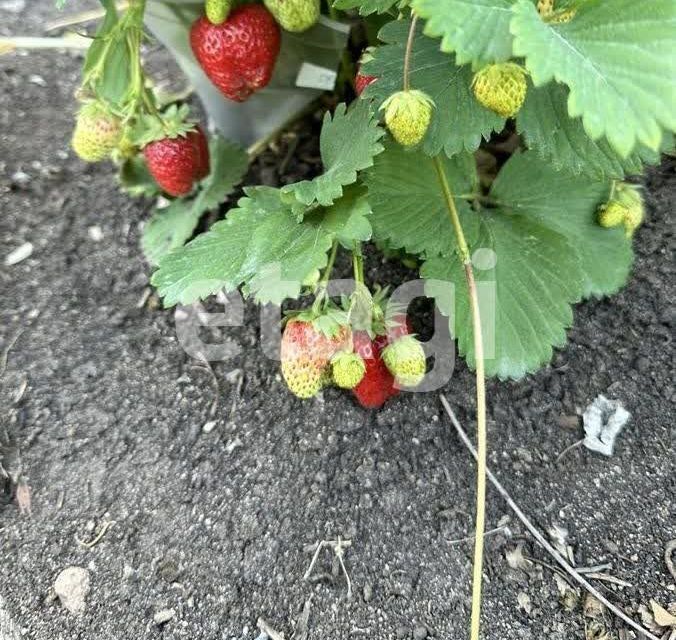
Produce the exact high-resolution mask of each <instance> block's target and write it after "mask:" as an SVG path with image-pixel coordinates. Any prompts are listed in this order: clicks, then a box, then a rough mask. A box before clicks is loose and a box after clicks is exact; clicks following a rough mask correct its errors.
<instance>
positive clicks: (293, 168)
mask: <svg viewBox="0 0 676 640" xmlns="http://www.w3.org/2000/svg"><path fill="white" fill-rule="evenodd" d="M2 4H3V3H2V2H0V5H2ZM71 6H72V7H73V8H81V7H82V6H89V5H87V3H72V5H71ZM55 15H56V12H55V10H54V9H53V7H52V3H51V0H43V1H41V2H29V3H28V5H27V7H26V8H25V9H24V10H23V11H21V12H19V13H12V12H9V11H3V10H2V9H0V16H1V19H0V23H1V26H0V35H6V34H8V33H12V34H18V33H24V34H26V33H33V34H36V33H40V30H41V26H42V25H43V24H44V22H45V21H46V20H47V19H48V18H50V17H54V16H55ZM80 63H81V60H80V59H79V57H78V56H74V55H70V54H62V53H56V52H44V53H31V54H29V55H19V54H16V55H8V56H3V57H0V86H1V87H2V91H0V209H1V214H0V257H2V258H3V259H4V257H5V256H6V255H7V254H8V253H9V252H10V251H11V250H13V249H15V248H16V247H18V246H19V245H21V244H22V243H24V242H27V241H30V242H32V243H33V246H34V250H33V254H32V256H31V257H29V258H27V259H26V260H24V261H22V262H20V263H19V264H17V265H14V266H11V267H8V266H3V267H2V269H1V270H0V291H1V299H2V303H3V304H2V306H1V308H0V318H1V320H0V340H1V341H2V342H1V343H0V345H1V346H0V350H1V352H3V353H7V365H6V371H5V372H4V375H3V376H2V378H1V379H0V384H1V389H0V462H1V463H2V465H3V467H4V468H5V469H6V470H8V471H9V472H10V473H12V474H15V475H18V474H19V473H20V474H21V475H22V477H23V478H24V479H25V481H26V482H27V485H28V486H29V487H30V498H31V500H30V502H31V504H30V514H29V513H27V512H26V509H24V512H23V513H22V512H21V510H20V509H19V504H18V501H17V487H16V485H15V484H14V483H12V482H10V481H5V482H4V487H3V480H2V478H0V557H1V558H2V562H0V638H2V640H5V638H8V639H11V640H16V638H19V637H21V638H26V639H27V640H56V639H59V640H61V639H63V640H65V639H69V640H74V639H76V638H82V639H85V638H86V639H89V638H91V639H96V640H109V639H110V640H113V639H120V638H125V639H126V638H128V639H130V640H131V639H132V638H133V639H136V638H160V637H161V638H166V639H178V638H190V639H192V640H230V639H235V638H236V639H241V640H244V639H246V640H254V639H256V638H259V637H261V636H260V631H259V630H258V629H257V627H256V621H257V619H258V618H259V617H261V616H262V617H263V618H265V619H266V620H268V621H269V622H270V624H271V626H272V627H274V628H275V629H277V630H278V631H280V632H284V633H285V634H286V637H287V638H291V637H294V638H296V640H302V639H306V640H348V639H352V638H369V639H373V640H381V639H382V640H385V639H388V640H389V639H391V638H415V639H416V640H421V639H423V638H434V639H438V640H442V639H443V640H456V639H459V638H463V637H465V636H466V629H467V620H468V615H469V595H470V571H471V552H472V545H471V544H470V543H467V542H460V543H449V541H453V540H457V539H461V538H464V537H465V536H468V535H471V533H472V527H473V511H474V507H473V503H474V475H475V469H474V465H473V463H472V461H471V459H470V457H469V455H468V453H467V451H466V450H465V449H464V448H463V446H462V444H461V443H460V441H459V440H458V439H457V437H456V436H455V433H454V431H453V429H452V427H451V426H450V424H449V422H448V420H447V418H446V417H445V415H444V414H443V412H442V409H441V406H440V404H439V401H438V397H437V395H436V394H426V395H423V394H402V395H401V396H400V397H398V398H396V399H395V400H393V401H391V402H390V403H389V404H388V405H387V406H386V407H385V408H384V409H383V410H382V411H380V412H377V413H373V412H366V411H364V410H362V409H361V408H359V407H358V406H356V405H355V404H354V403H353V401H352V400H351V398H350V397H349V396H347V395H345V394H343V393H340V392H339V391H337V390H328V391H326V392H324V393H323V394H322V395H321V396H320V397H318V398H317V399H315V400H313V401H310V402H301V401H298V400H296V399H295V398H293V397H292V396H291V395H290V394H289V393H288V392H287V391H286V389H285V387H284V385H283V383H282V381H281V379H280V376H279V374H278V371H277V368H276V366H275V364H274V363H272V362H270V361H269V360H268V359H267V358H266V357H265V356H264V354H263V353H262V351H261V350H260V348H259V347H258V329H259V327H258V320H257V310H256V309H255V307H253V306H252V305H250V306H247V314H246V317H247V324H246V325H245V326H244V327H239V328H224V329H223V330H222V331H223V333H222V334H221V333H219V330H216V329H215V330H214V331H213V335H212V338H213V339H215V340H218V339H219V338H220V339H222V337H223V335H227V337H228V338H229V339H231V340H233V341H235V342H236V343H238V344H239V345H241V346H242V347H243V350H242V353H241V354H240V355H239V356H237V357H236V358H234V359H232V360H230V361H227V362H221V363H214V373H215V382H216V384H217V386H218V396H217V397H218V407H217V410H216V413H215V416H214V417H213V418H212V417H211V416H210V407H211V405H212V402H213V400H214V380H213V379H212V376H211V374H210V373H209V372H208V371H207V370H206V369H204V368H203V367H202V368H200V367H196V366H195V365H196V364H197V363H196V362H195V361H194V360H192V359H190V358H189V357H188V356H187V355H186V354H185V353H184V352H183V350H182V349H181V348H180V346H179V344H178V342H177V338H176V332H175V327H174V320H173V312H171V311H163V310H161V309H158V308H155V307H154V306H153V305H152V304H151V303H152V298H150V301H148V300H146V298H147V290H146V288H147V286H148V274H149V269H148V266H147V265H146V264H145V263H144V261H143V259H142V256H141V252H140V249H139V234H140V228H141V225H142V222H143V220H144V219H146V217H147V205H144V204H142V203H141V204H139V203H138V202H132V201H131V200H130V199H129V198H127V197H126V196H124V195H122V194H120V193H119V192H118V191H117V188H116V185H115V182H114V178H113V172H112V168H111V167H109V166H105V165H103V166H84V165H83V164H82V163H80V162H79V161H78V160H77V159H76V158H74V157H73V154H72V153H71V152H70V151H69V149H68V141H69V134H70V130H71V126H72V110H73V108H74V101H73V99H72V94H73V91H74V90H75V88H76V86H77V82H78V74H79V66H80ZM316 129H317V126H316V123H315V122H314V121H312V120H310V121H308V122H306V123H305V127H304V128H303V129H302V130H301V131H300V132H299V135H300V137H301V144H300V147H301V149H300V151H299V152H298V153H297V154H295V155H294V158H295V159H294V160H293V161H292V163H291V164H290V165H287V167H286V169H285V173H284V174H283V175H279V171H278V168H279V164H280V162H281V159H282V158H283V157H284V155H285V152H286V148H285V147H284V145H282V147H281V148H280V149H279V150H278V151H277V152H275V151H272V150H271V151H268V152H267V153H266V154H265V155H264V156H263V157H262V158H261V159H260V160H259V161H258V162H257V163H256V165H255V166H254V167H253V169H252V172H251V174H250V176H249V177H248V178H247V180H248V182H250V183H260V182H266V183H272V184H277V183H281V182H284V181H285V180H288V179H290V177H293V178H295V177H296V176H298V175H301V174H303V173H304V172H311V171H313V170H315V169H316V162H317V159H316V158H317V151H316V149H317V146H316V145H317V141H316ZM313 163H314V165H313ZM674 168H675V164H674V162H673V160H665V162H664V164H663V165H662V166H661V167H659V168H656V169H653V170H651V171H650V172H649V173H648V175H647V177H646V179H645V186H646V199H647V203H648V211H649V213H648V220H647V222H646V224H645V225H644V226H643V227H642V228H641V229H640V231H639V232H638V234H637V236H636V243H635V244H636V264H635V268H634V272H633V275H632V277H631V280H630V282H629V284H628V286H627V287H626V289H624V290H623V291H622V292H621V293H620V294H619V295H617V296H616V297H614V298H613V299H612V300H600V301H589V302H586V303H584V304H581V305H579V306H578V307H577V309H576V313H575V325H574V327H573V328H572V329H571V331H570V342H569V344H568V346H567V347H566V348H565V349H563V350H561V351H559V352H557V353H556V355H555V358H554V360H553V362H552V363H551V365H550V366H547V367H545V368H544V369H543V370H542V371H540V372H539V373H538V374H536V375H533V376H530V377H528V378H527V379H525V380H522V381H519V382H507V383H503V382H498V381H491V382H490V383H489V385H488V397H489V405H490V406H489V409H490V423H489V437H490V466H491V467H492V469H493V471H494V472H495V473H496V474H497V475H498V476H499V477H500V479H501V481H502V482H503V484H504V485H505V486H506V487H507V488H508V490H509V491H510V492H511V494H512V495H513V497H514V499H515V500H516V501H517V502H518V503H520V504H521V506H522V508H523V509H524V510H525V511H526V512H527V513H528V514H529V515H530V517H532V518H533V520H534V521H535V522H536V523H537V524H538V526H539V527H540V528H541V529H542V530H544V531H546V530H547V529H548V528H549V527H550V526H552V525H554V524H557V525H559V526H562V527H565V528H567V529H568V531H569V534H568V542H569V544H570V545H571V546H572V547H573V549H574V553H575V561H576V563H577V565H578V566H590V565H599V564H606V563H608V564H610V565H611V567H610V568H609V569H605V572H606V573H607V574H610V575H612V576H614V577H617V578H620V579H621V580H623V581H625V582H626V583H628V584H629V585H630V586H619V585H617V584H614V583H611V582H603V581H598V580H595V581H594V583H595V584H596V586H598V587H599V588H600V589H602V590H603V591H604V592H605V593H606V594H607V595H608V597H609V598H610V599H611V600H612V601H614V602H616V603H617V604H619V605H620V606H621V607H622V608H623V609H624V610H626V611H627V613H629V614H630V615H633V616H634V617H637V616H638V614H637V609H638V607H639V605H641V604H647V603H648V601H649V600H650V599H651V598H654V599H655V600H657V601H658V602H660V603H662V604H663V605H666V604H667V603H669V602H671V601H674V600H676V586H675V585H674V578H673V577H672V576H671V575H670V574H669V572H668V571H667V567H666V565H665V562H664V558H663V555H664V549H665V546H666V544H667V542H668V541H669V540H671V539H674V538H676V500H675V499H674V498H675V495H676V491H675V490H676V460H675V457H674V439H675V436H676V434H675V430H674V419H673V417H674V400H675V399H676V395H675V390H674V382H673V371H674V367H673V358H674V352H673V349H672V335H673V327H674V321H675V318H676V306H675V305H674V261H673V247H674V243H673V227H672V226H671V223H670V221H669V215H670V214H671V212H672V210H673V207H674V190H675V188H676V179H675V175H674ZM92 227H98V228H99V229H100V230H101V231H102V233H103V240H101V241H98V242H97V241H94V240H93V239H92ZM347 267H348V265H347V264H342V263H341V264H339V269H340V268H344V269H345V270H347ZM367 267H368V277H369V278H370V280H371V281H375V280H379V281H393V282H397V281H400V280H403V279H405V278H407V277H410V275H411V274H410V272H408V271H407V270H406V269H405V268H404V267H402V266H400V265H399V264H398V263H396V262H383V261H382V260H381V259H380V258H379V257H378V255H377V254H376V253H375V252H371V253H370V254H369V258H368V265H367ZM142 300H143V301H145V304H142V303H140V301H142ZM423 308H424V305H423ZM424 321H425V318H424V316H423V318H422V322H423V323H424ZM10 347H11V349H10ZM1 365H2V361H0V367H1ZM1 370H2V369H1V368H0V371H1ZM240 381H241V382H240ZM473 389H474V380H473V375H472V373H471V372H469V371H468V370H467V368H466V367H465V366H464V364H462V363H458V366H457V367H456V372H455V374H454V376H453V378H452V380H451V381H450V382H449V384H448V385H447V386H446V388H445V389H444V393H445V394H446V395H447V397H448V398H449V400H450V401H451V403H452V405H453V406H454V408H455V410H456V411H457V413H458V416H459V418H460V420H461V421H462V422H463V424H464V426H465V427H466V429H467V430H469V431H470V432H471V431H472V429H473V424H474V417H475V414H474V398H473V393H474V391H473ZM600 393H603V394H605V395H607V396H608V397H611V398H616V399H619V400H621V401H622V402H623V403H624V405H625V406H626V408H627V409H628V410H629V411H630V412H631V414H632V419H631V421H630V423H629V424H628V425H627V427H626V428H625V430H624V431H623V432H622V434H621V435H620V437H619V440H618V444H617V447H616V450H615V454H614V456H613V457H612V458H604V457H601V456H598V455H596V454H593V453H591V452H590V451H588V450H586V449H585V448H584V447H578V448H576V449H573V450H572V451H570V452H569V453H567V454H566V455H565V456H564V457H563V458H562V459H561V460H560V462H557V457H558V455H559V453H560V452H561V451H563V450H564V449H565V448H566V447H568V446H569V445H571V444H573V443H574V442H576V441H577V440H579V439H580V437H581V435H582V431H581V426H580V419H579V416H580V414H581V412H582V411H583V410H584V408H585V407H586V406H587V405H588V404H589V403H590V402H591V401H592V400H593V399H594V398H595V397H596V396H597V395H598V394H600ZM212 420H215V424H213V425H208V427H207V429H206V430H205V429H204V426H205V424H207V423H209V422H210V421H212ZM211 427H213V428H211ZM3 490H4V493H3ZM21 491H22V490H20V491H19V496H18V497H19V498H20V500H19V502H21V501H22V500H21V498H23V506H24V507H26V500H25V494H22V492H21ZM23 491H25V490H23ZM505 516H512V514H510V513H509V511H508V509H507V507H506V505H505V504H504V502H503V501H502V500H501V498H500V497H499V496H498V495H497V494H496V493H495V492H494V491H492V490H489V505H488V523H489V528H494V527H496V526H497V524H498V523H499V522H500V521H501V520H502V519H503V518H504V517H505ZM106 521H114V524H112V526H110V528H109V529H108V530H107V531H106V533H105V535H104V536H103V537H102V538H101V540H100V541H99V542H98V543H96V544H95V545H93V546H91V547H88V546H85V545H83V544H81V543H80V542H78V539H79V540H82V541H90V540H92V539H94V538H95V536H96V534H97V532H99V531H100V528H101V526H102V525H103V523H104V522H106ZM508 527H509V529H510V530H511V536H508V535H506V534H505V533H504V532H503V533H502V534H497V535H493V536H490V537H489V538H487V550H486V570H485V596H484V603H485V604H484V627H483V628H484V632H483V636H484V638H486V639H491V640H493V639H495V640H516V639H521V638H548V639H549V640H570V639H573V638H580V639H583V638H585V632H584V624H585V619H584V617H583V614H582V610H581V606H579V605H578V606H576V607H575V608H573V610H572V611H569V610H567V609H565V608H564V607H563V606H562V604H561V603H560V602H559V594H558V590H557V587H556V583H555V581H554V577H553V573H552V571H551V570H550V569H549V568H547V567H543V568H541V570H540V571H535V570H531V571H529V572H524V571H521V570H516V569H512V568H510V567H509V565H508V563H507V561H506V553H507V552H508V551H510V550H512V549H513V548H514V546H515V544H516V543H517V542H518V541H519V540H522V541H523V542H525V547H524V552H525V553H526V554H527V555H530V556H532V557H534V558H535V559H536V561H543V562H547V563H549V562H551V558H549V557H547V556H546V555H543V554H542V552H541V551H540V550H539V549H538V548H537V547H535V546H534V545H533V544H532V542H531V540H530V538H529V537H528V535H526V533H525V532H524V530H523V527H522V526H521V525H520V523H519V522H518V521H516V520H515V519H514V518H513V517H511V519H510V521H509V522H508ZM338 537H341V538H344V539H349V540H351V546H350V547H349V548H348V549H347V551H346V553H345V565H346V569H347V571H348V573H349V575H350V578H351V581H352V585H353V589H354V595H353V597H352V599H350V600H348V599H347V597H346V595H347V588H346V581H345V579H344V576H343V574H342V571H341V570H340V568H339V565H338V563H337V562H336V559H335V557H334V556H333V555H332V553H331V552H330V550H329V551H326V552H325V553H323V554H322V555H320V557H319V561H318V563H317V565H316V567H315V569H314V571H313V573H312V576H311V579H310V580H308V581H304V580H303V575H304V573H305V571H306V569H307V567H308V565H309V562H310V560H311V558H312V549H311V548H310V545H312V544H313V543H315V542H317V541H318V540H323V539H332V540H335V539H337V538H338ZM68 566H80V567H83V568H86V569H88V570H89V572H90V577H91V589H90V591H89V593H88V595H87V598H86V606H85V610H84V613H83V614H82V615H80V616H77V615H73V614H71V613H69V612H68V611H66V609H64V607H63V606H62V605H61V603H60V602H59V600H58V599H56V598H55V596H54V594H53V590H52V589H53V584H54V581H55V579H56V576H57V575H58V574H59V572H60V571H61V570H62V569H64V568H65V567H68ZM535 566H537V565H535ZM307 603H309V604H307ZM304 607H306V610H307V611H309V617H308V618H307V624H306V625H305V624H303V622H302V612H303V609H304ZM168 609H171V610H173V616H172V617H170V618H169V619H168V620H167V621H166V622H161V618H155V615H156V614H157V613H158V612H162V611H164V610H168ZM8 616H9V618H11V619H12V620H13V621H14V624H10V623H9V622H8V620H9V618H8ZM3 621H4V622H3ZM587 622H588V623H589V620H587ZM609 625H610V628H611V630H612V629H613V628H614V627H615V628H616V629H620V628H621V624H616V621H613V620H610V623H609ZM294 629H296V634H295V635H294ZM3 634H4V635H3ZM264 637H265V636H263V638H264ZM625 637H631V636H625Z"/></svg>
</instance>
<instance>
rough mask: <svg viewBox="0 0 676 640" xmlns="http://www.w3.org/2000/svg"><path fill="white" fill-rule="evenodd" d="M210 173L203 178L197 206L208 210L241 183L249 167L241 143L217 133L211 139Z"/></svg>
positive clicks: (219, 202) (196, 202)
mask: <svg viewBox="0 0 676 640" xmlns="http://www.w3.org/2000/svg"><path fill="white" fill-rule="evenodd" d="M209 164H210V166H211V172H210V174H209V175H208V176H207V177H206V178H205V180H203V182H202V185H201V187H200V190H199V193H198V194H197V198H196V200H195V206H196V207H197V208H200V209H202V210H203V211H208V210H209V209H214V208H215V207H217V206H218V205H219V204H221V202H223V200H224V199H225V197H226V196H227V195H228V194H229V193H231V192H232V190H233V188H234V187H235V186H236V185H237V184H239V183H240V182H241V180H242V178H243V177H244V174H245V173H246V171H247V169H248V167H249V157H248V156H247V154H246V151H244V149H242V148H241V147H240V146H239V145H236V144H234V143H232V142H229V141H228V140H226V139H225V138H223V137H221V136H218V135H215V136H211V138H210V140H209Z"/></svg>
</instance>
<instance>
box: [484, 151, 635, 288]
mask: <svg viewBox="0 0 676 640" xmlns="http://www.w3.org/2000/svg"><path fill="white" fill-rule="evenodd" d="M609 190H610V185H609V183H606V182H595V181H592V180H590V179H589V178H586V177H584V176H572V175H569V174H567V173H565V172H557V171H555V170H554V169H553V168H552V166H551V165H550V164H547V163H543V162H541V161H540V160H539V158H538V157H537V156H536V155H535V154H533V153H532V152H530V153H521V154H516V155H514V156H512V157H511V158H510V159H509V161H508V162H507V163H506V164H505V166H504V167H503V168H502V170H501V171H500V173H499V174H498V177H497V178H496V180H495V182H494V183H493V186H492V188H491V197H493V198H495V200H496V201H498V202H500V206H501V209H502V210H504V211H508V212H510V213H515V214H516V213H519V214H521V215H523V216H525V217H527V218H529V219H530V220H532V221H534V222H539V223H541V224H543V225H545V226H547V227H548V228H550V229H552V230H553V231H556V232H558V233H560V234H561V235H563V236H565V237H566V238H567V239H568V241H569V242H570V245H571V246H572V247H573V250H574V252H575V253H576V254H577V256H578V259H579V262H580V266H581V268H582V295H583V296H584V297H589V296H603V295H609V294H611V293H615V292H617V291H618V290H619V289H620V288H621V287H622V286H623V285H624V284H625V283H626V281H627V278H628V276H629V272H630V270H631V265H632V262H633V252H632V250H631V241H630V240H628V239H627V238H626V237H625V234H624V230H623V229H620V228H615V229H604V228H603V227H601V226H600V225H599V224H598V223H597V209H598V206H599V205H600V204H601V203H602V202H604V201H605V200H606V198H607V197H608V193H609Z"/></svg>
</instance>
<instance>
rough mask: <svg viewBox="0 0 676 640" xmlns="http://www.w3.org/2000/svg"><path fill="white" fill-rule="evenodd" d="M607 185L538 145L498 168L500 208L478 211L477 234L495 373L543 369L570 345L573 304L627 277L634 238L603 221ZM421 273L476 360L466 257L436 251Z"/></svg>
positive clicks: (495, 203)
mask: <svg viewBox="0 0 676 640" xmlns="http://www.w3.org/2000/svg"><path fill="white" fill-rule="evenodd" d="M608 190H609V184H608V183H607V182H597V181H593V180H591V179H589V178H587V177H584V176H574V175H571V174H569V173H565V172H557V171H555V170H554V169H553V168H552V167H551V166H549V165H547V164H545V163H543V162H542V161H541V160H540V159H539V157H538V156H537V154H536V153H534V152H527V153H523V154H520V153H517V154H516V155H514V156H513V157H512V158H510V160H509V161H508V162H507V163H506V164H505V166H504V167H503V168H502V170H501V171H500V173H499V174H498V177H497V179H496V180H495V182H494V183H493V186H492V188H491V191H490V194H489V196H488V198H487V199H488V202H489V203H490V205H491V206H492V207H493V208H490V209H484V210H483V211H482V212H481V213H480V214H479V220H480V221H479V230H478V234H477V236H476V237H475V238H474V239H470V240H469V244H470V250H471V252H472V256H473V263H474V272H475V276H476V280H477V283H478V289H479V292H480V300H481V301H480V308H481V315H482V328H483V332H484V340H485V345H486V351H487V355H486V370H487V372H488V374H489V375H498V376H499V377H501V378H507V377H510V378H518V377H521V376H523V375H525V374H526V373H528V372H531V371H534V370H535V369H537V368H538V367H539V366H540V365H542V364H543V363H545V362H547V361H548V360H549V359H550V358H551V355H552V347H555V346H562V345H563V344H564V342H565V329H566V328H567V327H568V326H570V323H571V321H572V310H571V307H570V305H571V303H573V302H576V301H578V300H580V299H581V298H582V297H586V296H600V295H605V294H609V293H613V292H615V291H617V289H619V287H621V286H622V285H623V284H624V283H625V282H626V279H627V276H628V274H629V271H630V268H631V263H632V251H631V243H630V242H629V241H628V240H627V239H626V238H625V237H624V233H623V231H622V230H620V229H603V228H601V227H600V226H599V225H598V224H597V222H596V211H597V208H598V206H599V204H600V203H601V202H603V200H604V199H605V198H606V197H607V195H608ZM375 210H376V208H375V207H374V211H375ZM421 274H422V275H423V277H425V278H426V279H428V280H429V282H428V283H427V286H426V289H427V292H428V294H429V295H432V296H434V297H435V298H437V302H438V304H439V308H440V309H441V310H442V312H443V313H445V314H446V315H448V316H449V318H450V327H451V331H452V332H453V335H455V336H456V337H457V339H458V346H459V350H460V353H461V354H463V355H465V356H466V357H467V359H468V362H469V363H470V365H472V366H474V364H475V359H474V357H475V356H474V345H473V332H472V328H471V318H470V309H469V300H468V297H467V286H466V282H465V274H464V269H463V266H462V265H461V264H460V261H459V259H458V257H457V256H452V257H447V256H430V258H429V259H428V260H427V262H425V264H424V265H423V268H422V270H421ZM451 285H452V286H451Z"/></svg>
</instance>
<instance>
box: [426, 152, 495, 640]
mask: <svg viewBox="0 0 676 640" xmlns="http://www.w3.org/2000/svg"><path fill="white" fill-rule="evenodd" d="M433 161H434V168H435V169H436V171H437V176H438V177H439V182H440V184H441V189H442V191H443V194H444V199H445V201H446V207H447V208H448V213H449V216H450V218H451V223H452V225H453V230H454V231H455V239H456V242H457V245H458V252H459V254H460V260H461V261H462V265H463V268H464V270H465V279H466V280H467V292H468V295H469V303H470V310H471V314H472V333H473V334H474V356H475V362H476V404H477V492H476V525H475V529H474V562H473V571H472V573H473V575H472V620H471V627H470V638H471V640H479V628H480V626H481V587H482V584H481V581H482V579H483V556H484V530H485V527H486V449H487V436H486V374H485V370H484V346H483V337H482V334H481V313H480V310H479V296H478V293H477V287H476V282H475V280H474V271H473V269H472V260H471V257H470V253H469V247H468V246H467V241H466V240H465V234H464V232H463V229H462V225H461V224H460V217H459V216H458V210H457V209H456V206H455V201H454V200H453V193H452V191H451V187H450V185H449V184H448V179H447V177H446V173H445V171H444V166H443V163H442V161H441V158H440V157H439V156H435V157H434V159H433Z"/></svg>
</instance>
